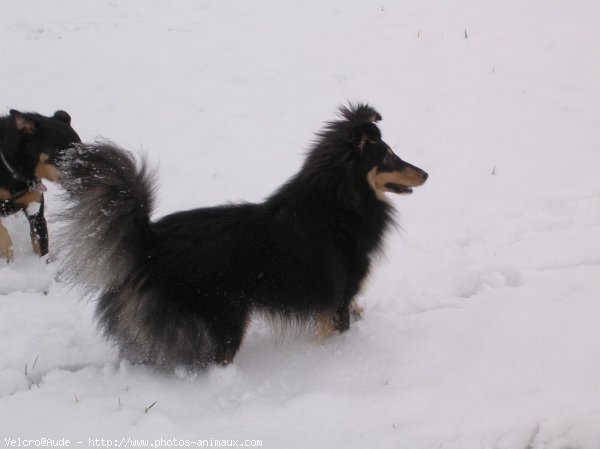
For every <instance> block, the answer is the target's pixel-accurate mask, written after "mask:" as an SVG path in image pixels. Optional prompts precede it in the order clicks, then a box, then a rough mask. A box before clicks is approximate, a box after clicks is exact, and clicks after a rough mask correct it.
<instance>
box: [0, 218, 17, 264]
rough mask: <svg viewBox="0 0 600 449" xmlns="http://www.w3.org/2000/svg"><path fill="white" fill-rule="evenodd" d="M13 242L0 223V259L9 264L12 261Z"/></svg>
mask: <svg viewBox="0 0 600 449" xmlns="http://www.w3.org/2000/svg"><path fill="white" fill-rule="evenodd" d="M13 256H14V253H13V242H12V240H11V238H10V235H9V234H8V230H7V229H6V228H5V227H4V225H3V224H2V223H0V259H1V260H5V261H6V262H10V261H12V260H13Z"/></svg>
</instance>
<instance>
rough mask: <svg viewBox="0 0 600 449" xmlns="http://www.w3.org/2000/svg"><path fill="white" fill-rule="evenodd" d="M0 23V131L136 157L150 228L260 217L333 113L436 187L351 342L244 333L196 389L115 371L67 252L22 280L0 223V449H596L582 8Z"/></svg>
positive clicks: (592, 181)
mask: <svg viewBox="0 0 600 449" xmlns="http://www.w3.org/2000/svg"><path fill="white" fill-rule="evenodd" d="M0 6H1V7H2V8H1V9H2V18H1V19H0V23H1V25H2V27H1V28H0V51H1V54H2V64H1V66H0V80H1V81H2V86H3V89H2V93H1V94H0V104H1V105H2V107H4V108H5V111H6V112H7V111H8V109H10V108H17V109H22V110H35V111H38V112H41V113H46V114H50V113H52V112H53V111H54V110H56V109H59V108H61V109H65V110H67V111H68V112H69V113H70V114H71V116H72V117H73V125H74V127H75V129H76V130H77V131H78V132H79V134H80V135H81V136H82V138H83V139H84V140H92V139H93V138H95V137H96V136H99V135H101V136H105V137H107V138H110V139H112V140H114V141H115V142H118V143H119V144H121V145H123V146H125V147H127V148H129V149H131V150H133V151H135V152H136V153H138V154H140V155H142V154H147V155H148V158H149V160H150V161H151V163H152V164H153V165H156V166H158V178H159V180H160V188H159V191H158V206H157V210H156V217H159V216H161V215H164V214H166V213H169V212H172V211H175V210H180V209H186V208H190V207H197V206H206V205H213V204H219V203H223V202H226V201H238V200H249V201H259V200H261V199H262V198H264V197H265V196H266V195H268V194H269V193H270V192H271V191H273V190H274V189H275V188H276V187H277V186H278V185H279V184H281V183H282V182H284V181H285V180H286V179H287V178H288V177H289V176H291V175H292V174H293V173H294V172H295V170H297V169H298V167H299V165H300V164H301V162H302V158H303V154H304V152H305V150H306V149H307V148H308V146H309V144H310V142H311V140H312V139H313V133H314V132H315V131H317V130H318V129H319V128H320V127H321V125H322V124H323V122H324V121H326V120H329V119H331V118H332V117H333V113H334V109H335V107H336V106H337V105H339V104H341V103H344V102H345V101H346V100H352V101H356V100H362V101H368V102H370V103H372V104H373V105H374V106H375V107H376V108H377V109H378V110H379V112H381V114H382V115H383V121H382V123H381V128H382V132H383V136H384V139H385V140H386V141H387V142H388V143H389V144H390V145H391V146H392V147H393V148H394V150H395V151H396V152H397V153H398V154H399V155H400V156H401V157H402V158H403V159H405V160H407V161H409V162H411V163H414V164H416V165H418V166H420V167H422V168H424V169H425V170H427V171H428V172H429V174H430V179H429V180H428V182H427V184H426V185H425V186H423V187H420V188H418V189H415V193H414V194H413V195H411V196H402V197H392V198H390V199H391V201H393V203H394V204H395V205H396V206H397V208H398V209H399V212H400V214H399V217H400V223H401V229H399V230H397V231H395V232H393V233H392V234H391V235H390V236H389V238H388V240H387V245H386V249H387V251H386V256H385V257H383V258H382V260H381V262H380V263H379V264H378V266H377V268H376V269H375V270H374V272H373V275H372V276H371V278H370V280H369V284H368V287H367V289H366V290H365V291H364V292H363V294H362V296H361V298H360V300H361V303H362V305H363V306H364V307H365V313H364V317H363V319H362V320H360V321H359V322H357V323H355V325H354V326H353V327H352V328H351V330H350V331H349V332H348V333H346V334H344V335H339V336H335V337H333V338H332V339H330V340H328V341H326V342H325V343H324V344H320V343H318V342H317V341H316V340H315V339H314V338H313V337H312V336H310V335H299V336H294V337H290V338H287V339H285V340H284V341H280V340H278V339H276V338H274V337H273V335H272V334H271V332H270V331H269V330H268V328H267V327H266V326H265V324H264V323H262V322H260V321H258V322H256V323H254V324H253V326H252V327H251V329H250V331H249V333H248V335H247V338H246V340H245V342H244V345H243V347H242V349H241V351H240V353H239V354H238V356H237V358H236V359H235V363H234V364H233V365H231V366H228V367H226V368H223V367H215V368H212V369H210V370H208V371H207V372H205V373H201V374H199V375H191V374H189V373H185V372H182V371H178V372H176V373H168V374H164V373H162V374H161V373H156V372H154V371H153V370H151V369H149V368H146V367H140V366H132V365H130V364H128V363H126V362H121V361H119V360H118V358H117V356H116V354H115V352H114V350H113V348H111V347H110V345H108V344H107V343H105V342H104V341H103V339H102V338H101V337H100V336H99V335H98V332H97V330H96V327H95V323H94V320H93V309H94V303H93V302H87V301H83V300H81V295H80V294H79V293H78V291H77V289H72V288H69V287H68V286H65V285H64V284H63V283H62V282H61V281H60V273H59V272H58V265H59V260H56V258H59V257H60V256H59V254H56V253H55V254H53V258H54V259H51V260H50V262H49V263H48V264H46V263H45V261H43V260H39V259H37V258H36V257H35V256H34V255H33V254H32V252H31V247H30V243H29V235H28V234H29V229H28V224H27V222H26V220H25V218H24V217H23V216H17V217H11V218H9V219H7V220H4V223H5V224H6V226H7V228H8V229H9V231H10V233H11V236H12V237H13V240H14V242H15V259H16V260H15V262H14V264H12V265H10V266H6V267H2V268H0V338H1V341H2V343H3V346H2V351H0V446H2V445H5V444H7V442H6V441H5V438H19V437H21V438H25V439H35V438H42V437H52V438H68V439H69V440H70V441H71V442H73V445H74V446H82V447H85V446H87V445H88V444H89V440H88V439H89V438H106V439H111V440H109V441H111V442H112V443H113V444H114V443H115V440H116V441H118V442H121V441H122V440H121V439H122V438H130V437H131V438H142V439H149V440H151V441H150V442H152V441H153V440H154V439H160V438H163V439H172V438H176V439H190V440H194V441H196V440H199V439H210V438H214V439H227V440H235V439H238V440H240V444H242V443H243V442H244V440H247V439H248V440H262V442H263V446H262V447H265V448H307V447H310V448H312V447H315V448H316V447H327V448H369V447H377V448H406V449H420V448H423V449H429V448H444V449H450V448H456V449H471V448H481V449H484V448H485V449H488V448H494V449H495V448H497V449H521V448H522V449H542V448H544V449H561V448H585V449H587V448H600V393H599V392H598V379H600V343H599V342H600V326H599V325H598V320H599V317H600V251H599V250H600V184H599V182H598V172H599V168H600V152H599V151H598V150H599V149H600V137H599V134H598V130H597V120H598V117H599V116H600V88H599V87H598V79H600V58H599V57H598V46H599V44H600V28H599V27H598V23H600V7H599V6H598V5H597V3H596V2H593V1H591V0H552V1H541V0H531V1H528V2H523V1H517V0H506V1H503V2H495V1H492V0H479V1H474V0H458V1H454V2H444V1H440V0H406V1H403V2H395V1H391V0H383V1H381V2H365V1H360V2H359V1H351V2H349V1H342V0H322V1H320V2H306V1H302V2H279V1H275V0H264V1H260V2H243V1H239V0H237V1H235V0H234V1H230V2H218V1H210V0H204V1H198V2H186V1H183V0H174V1H170V2H157V1H142V0H132V1H129V2H116V1H110V0H105V1H98V2H79V1H75V0H57V1H54V2H51V3H44V2H34V1H33V0H24V1H20V2H9V1H7V0H1V3H0ZM465 35H466V38H465ZM49 188H50V190H49V194H48V196H47V199H46V206H45V207H46V210H47V215H48V216H49V217H52V216H56V215H58V214H60V211H61V206H60V203H59V200H58V198H57V197H56V192H57V189H56V187H54V186H49ZM55 231H56V230H55V228H54V225H53V223H52V222H51V223H50V232H51V248H52V244H53V242H54V240H53V236H54V233H55ZM26 367H27V368H26ZM155 402H156V404H155V405H154V406H152V407H151V408H150V409H148V407H150V406H151V405H152V404H153V403H155ZM113 439H114V440H113ZM78 441H81V442H83V443H82V444H79V445H78V444H77V442H78Z"/></svg>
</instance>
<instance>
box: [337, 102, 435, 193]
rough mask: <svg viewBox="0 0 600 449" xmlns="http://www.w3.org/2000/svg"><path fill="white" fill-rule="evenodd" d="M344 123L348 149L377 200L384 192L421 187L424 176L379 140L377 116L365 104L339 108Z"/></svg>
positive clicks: (400, 191)
mask: <svg viewBox="0 0 600 449" xmlns="http://www.w3.org/2000/svg"><path fill="white" fill-rule="evenodd" d="M340 112H341V115H342V116H343V117H344V118H345V120H346V121H347V132H348V134H347V135H348V139H347V140H348V143H349V144H350V145H351V146H352V152H353V155H354V161H355V164H356V165H357V166H358V169H359V171H360V172H361V174H362V175H363V176H365V177H366V179H367V182H368V184H369V186H370V187H371V189H373V191H374V192H375V194H376V195H377V197H378V198H379V199H383V198H384V193H386V192H391V193H397V194H401V193H405V194H408V193H412V188H413V187H417V186H420V185H422V184H423V183H424V182H425V181H426V180H427V177H428V174H427V173H426V172H425V171H424V170H421V169H420V168H418V167H415V166H414V165H411V164H409V163H408V162H405V161H403V160H402V159H400V158H399V157H398V156H397V155H396V154H395V153H394V152H393V151H392V149H391V148H390V146H389V145H388V144H387V143H385V141H383V140H382V138H381V132H380V130H379V128H378V127H377V125H376V123H377V122H378V121H380V120H381V115H380V114H379V113H378V112H377V111H376V110H375V109H373V108H371V107H370V106H368V105H356V106H352V105H350V106H349V107H342V108H340Z"/></svg>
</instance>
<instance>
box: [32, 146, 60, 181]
mask: <svg viewBox="0 0 600 449" xmlns="http://www.w3.org/2000/svg"><path fill="white" fill-rule="evenodd" d="M49 158H50V156H48V155H47V154H45V153H41V154H40V162H39V163H38V164H37V167H35V171H34V174H35V176H37V177H38V178H44V179H47V180H48V181H52V182H56V181H58V180H59V179H60V178H61V176H62V172H61V171H60V170H59V169H58V168H56V167H55V166H54V165H51V164H47V163H46V161H47V160H48V159H49Z"/></svg>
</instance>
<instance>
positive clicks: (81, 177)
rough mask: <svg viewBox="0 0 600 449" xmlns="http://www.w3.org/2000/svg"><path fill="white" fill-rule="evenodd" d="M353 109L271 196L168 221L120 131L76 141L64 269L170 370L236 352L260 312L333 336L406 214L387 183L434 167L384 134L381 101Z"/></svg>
mask: <svg viewBox="0 0 600 449" xmlns="http://www.w3.org/2000/svg"><path fill="white" fill-rule="evenodd" d="M340 113H341V118H340V119H339V120H337V121H333V122H330V123H329V124H327V126H326V127H325V129H324V130H323V131H322V132H320V133H319V134H318V136H317V137H318V139H317V142H316V143H315V145H314V146H313V148H312V150H311V151H310V152H309V154H308V156H307V158H306V161H305V162H304V165H303V166H302V168H301V169H300V171H299V172H298V173H297V174H296V175H295V176H293V177H292V178H291V179H290V180H289V181H288V182H287V183H286V184H284V185H283V186H282V187H281V188H279V190H277V191H276V192H275V193H274V194H272V195H271V196H270V197H269V198H268V199H267V200H266V201H264V202H263V203H259V204H248V203H246V204H234V205H232V204H229V205H223V206H217V207H210V208H203V209H195V210H188V211H185V212H177V213H174V214H172V215H168V216H166V217H163V218H161V219H159V220H158V221H155V222H153V221H150V215H151V213H152V202H153V190H154V184H153V179H152V177H151V176H150V175H149V173H148V170H147V168H146V164H145V162H143V161H142V163H141V165H140V166H138V164H137V163H136V161H135V159H134V157H133V156H132V155H131V154H130V153H128V152H126V151H124V150H122V149H120V148H118V147H116V146H114V145H113V144H111V143H109V142H97V143H95V144H91V145H77V146H75V147H74V149H73V151H71V157H70V158H68V159H67V160H66V162H65V165H64V168H62V167H61V168H62V169H63V171H64V173H65V176H64V177H63V178H62V181H61V182H62V184H63V185H64V187H65V190H66V194H65V199H66V201H67V203H68V206H67V211H66V213H65V214H63V215H61V217H63V218H64V219H66V220H67V223H66V229H65V231H66V232H65V235H66V236H68V240H67V242H66V244H67V248H66V254H65V263H64V267H63V270H64V272H63V274H64V275H65V277H66V278H67V279H70V280H71V281H76V282H80V283H81V284H83V286H84V288H86V289H87V291H88V292H89V293H99V299H98V303H97V304H98V305H97V310H96V313H97V317H98V319H99V322H100V325H101V327H102V328H103V330H104V333H105V335H106V336H107V337H108V338H109V339H111V340H113V341H114V342H116V343H117V344H118V346H119V349H120V352H121V355H122V356H123V357H125V358H127V359H129V360H131V361H134V362H139V363H147V364H155V365H158V366H160V367H164V368H173V367H176V366H180V365H183V366H186V367H188V368H191V369H198V368H202V367H205V366H207V365H208V364H211V363H221V364H226V363H229V362H231V361H232V360H233V357H234V355H235V354H236V352H237V351H238V349H239V347H240V345H241V343H242V339H243V337H244V333H245V330H246V327H247V325H248V322H249V318H250V315H251V313H252V312H259V313H262V314H266V315H267V316H269V317H272V318H274V319H275V320H276V321H280V320H281V321H283V323H290V322H291V323H294V324H295V323H299V324H300V325H307V324H316V325H317V326H319V327H320V330H321V333H322V334H327V333H329V332H332V331H340V332H343V331H345V330H347V329H348V328H349V325H350V314H351V308H352V306H351V304H352V302H353V299H354V298H355V297H356V295H357V294H358V292H359V290H360V287H361V284H362V282H363V280H364V279H365V277H366V276H367V273H368V272H369V269H370V267H371V260H372V258H373V255H374V254H375V253H377V252H378V251H379V250H380V249H381V245H382V238H383V236H384V233H385V231H386V230H387V229H388V228H389V227H390V225H391V224H392V223H393V218H392V212H393V207H392V205H391V204H390V203H389V202H388V201H387V199H386V197H385V194H386V193H387V192H391V193H397V194H399V193H411V192H412V187H414V186H419V185H421V184H423V183H424V182H425V180H426V179H427V173H425V172H424V171H423V170H421V169H420V168H417V167H415V166H413V165H411V164H409V163H407V162H404V161H403V160H401V159H400V158H399V157H398V156H397V155H396V154H394V152H393V151H392V150H391V148H390V147H389V145H388V144H386V143H385V142H384V141H383V140H382V139H381V133H380V131H379V128H378V127H377V125H376V122H378V121H379V120H380V119H381V116H380V115H379V113H378V112H377V111H375V110H374V109H373V108H371V107H369V106H367V105H356V106H350V107H349V108H346V107H343V108H341V109H340ZM207 151H208V150H207Z"/></svg>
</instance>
